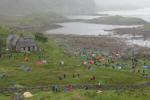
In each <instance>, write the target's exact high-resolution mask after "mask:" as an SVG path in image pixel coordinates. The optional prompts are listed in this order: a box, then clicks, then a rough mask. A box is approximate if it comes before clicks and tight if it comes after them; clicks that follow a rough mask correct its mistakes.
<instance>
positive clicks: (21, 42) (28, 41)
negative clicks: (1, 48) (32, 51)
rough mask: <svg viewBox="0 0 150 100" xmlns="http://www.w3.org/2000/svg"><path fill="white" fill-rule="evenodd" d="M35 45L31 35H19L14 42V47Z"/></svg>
mask: <svg viewBox="0 0 150 100" xmlns="http://www.w3.org/2000/svg"><path fill="white" fill-rule="evenodd" d="M32 46H36V42H35V41H34V39H33V38H31V37H20V38H19V39H18V40H17V42H16V47H19V48H21V47H32Z"/></svg>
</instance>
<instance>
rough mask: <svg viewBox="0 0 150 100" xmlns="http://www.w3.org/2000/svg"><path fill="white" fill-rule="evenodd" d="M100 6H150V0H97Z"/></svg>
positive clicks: (108, 7) (107, 7)
mask: <svg viewBox="0 0 150 100" xmlns="http://www.w3.org/2000/svg"><path fill="white" fill-rule="evenodd" d="M95 2H96V4H97V5H98V6H99V8H105V9H110V8H116V9H117V8H120V9H121V8H129V9H130V8H143V7H150V0H95Z"/></svg>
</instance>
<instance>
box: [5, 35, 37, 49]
mask: <svg viewBox="0 0 150 100" xmlns="http://www.w3.org/2000/svg"><path fill="white" fill-rule="evenodd" d="M7 45H8V49H9V50H16V51H22V52H26V51H37V50H38V47H37V44H36V42H35V40H34V38H32V37H27V36H23V35H20V36H17V35H16V34H14V33H11V34H10V35H9V36H8V39H7Z"/></svg>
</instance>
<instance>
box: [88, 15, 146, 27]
mask: <svg viewBox="0 0 150 100" xmlns="http://www.w3.org/2000/svg"><path fill="white" fill-rule="evenodd" d="M87 22H89V23H96V24H109V25H141V24H145V23H147V22H146V21H144V20H142V19H140V18H133V17H122V16H119V15H117V16H106V17H99V18H95V19H91V20H88V21H87Z"/></svg>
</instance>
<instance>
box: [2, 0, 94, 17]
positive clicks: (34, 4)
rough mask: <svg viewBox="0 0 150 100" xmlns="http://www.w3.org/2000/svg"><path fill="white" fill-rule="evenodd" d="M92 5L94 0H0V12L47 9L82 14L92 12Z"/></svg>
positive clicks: (18, 13)
mask: <svg viewBox="0 0 150 100" xmlns="http://www.w3.org/2000/svg"><path fill="white" fill-rule="evenodd" d="M94 7H95V4H94V0H0V14H6V15H21V14H29V13H33V12H48V11H50V12H51V11H53V12H56V13H63V14H79V13H80V14H83V13H91V12H93V11H94Z"/></svg>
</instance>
